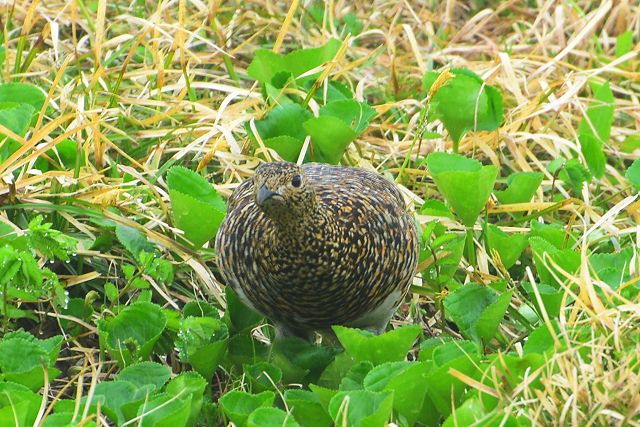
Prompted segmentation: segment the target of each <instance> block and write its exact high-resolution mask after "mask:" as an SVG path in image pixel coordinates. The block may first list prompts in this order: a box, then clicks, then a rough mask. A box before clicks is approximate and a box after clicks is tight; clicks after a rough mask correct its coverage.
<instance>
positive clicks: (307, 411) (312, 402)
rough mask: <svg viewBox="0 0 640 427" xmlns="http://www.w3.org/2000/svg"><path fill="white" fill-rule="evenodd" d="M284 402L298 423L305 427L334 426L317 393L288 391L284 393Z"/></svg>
mask: <svg viewBox="0 0 640 427" xmlns="http://www.w3.org/2000/svg"><path fill="white" fill-rule="evenodd" d="M284 400H285V401H286V402H287V406H288V407H289V408H290V409H291V412H292V413H293V416H294V418H295V419H296V421H298V422H299V423H301V424H302V425H304V426H305V427H330V426H332V425H333V421H332V420H331V417H330V416H329V414H328V413H327V411H326V410H325V409H324V408H323V406H322V404H321V403H320V398H319V397H318V395H316V394H315V393H312V392H310V391H307V390H296V389H287V390H285V392H284Z"/></svg>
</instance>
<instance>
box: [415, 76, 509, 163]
mask: <svg viewBox="0 0 640 427" xmlns="http://www.w3.org/2000/svg"><path fill="white" fill-rule="evenodd" d="M436 82H437V83H438V84H437V86H433V85H434V83H436ZM423 86H424V88H425V89H426V90H427V91H428V92H429V95H430V99H429V104H430V105H429V121H434V120H440V121H441V122H442V123H443V124H444V126H445V128H446V129H447V132H449V137H450V138H451V139H452V140H453V151H454V152H456V153H457V152H458V146H459V144H460V140H461V139H462V137H463V136H464V135H465V133H467V132H468V131H478V130H496V129H498V127H500V125H501V124H502V121H503V116H504V106H503V101H502V95H501V94H500V91H499V90H498V89H497V88H496V87H494V86H490V85H487V84H486V83H485V82H484V81H483V80H482V78H480V76H478V75H477V74H476V73H474V72H473V71H471V70H469V69H467V68H453V69H452V70H450V71H445V72H444V73H442V74H441V73H437V72H435V71H429V72H427V73H426V74H425V76H424V78H423Z"/></svg>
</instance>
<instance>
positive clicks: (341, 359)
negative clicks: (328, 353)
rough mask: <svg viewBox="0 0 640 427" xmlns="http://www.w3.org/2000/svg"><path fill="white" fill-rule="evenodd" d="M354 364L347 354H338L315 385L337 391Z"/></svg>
mask: <svg viewBox="0 0 640 427" xmlns="http://www.w3.org/2000/svg"><path fill="white" fill-rule="evenodd" d="M355 364H356V362H355V360H353V357H351V356H350V355H348V354H347V353H339V354H338V355H336V357H335V359H333V361H332V362H331V363H330V364H329V366H327V367H326V369H325V370H324V371H323V372H322V375H320V378H318V381H317V384H318V385H319V386H322V387H325V388H328V389H337V388H339V387H340V385H341V383H342V379H343V378H344V377H345V376H346V375H347V374H348V373H349V371H350V370H351V368H352V367H353V365H355Z"/></svg>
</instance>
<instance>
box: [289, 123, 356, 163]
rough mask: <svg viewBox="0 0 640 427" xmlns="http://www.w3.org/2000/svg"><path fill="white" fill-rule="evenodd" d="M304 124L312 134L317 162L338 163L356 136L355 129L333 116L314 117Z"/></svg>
mask: <svg viewBox="0 0 640 427" xmlns="http://www.w3.org/2000/svg"><path fill="white" fill-rule="evenodd" d="M302 126H303V127H304V129H305V130H306V131H307V133H308V134H309V135H311V144H312V147H313V156H315V161H317V162H324V163H330V164H334V165H335V164H338V163H339V162H340V159H341V158H342V155H343V154H344V152H345V151H346V149H347V147H348V146H349V144H351V142H352V141H353V140H354V139H355V138H356V133H355V132H354V131H353V129H351V128H350V127H349V126H348V125H347V124H345V123H344V122H343V121H342V120H340V119H338V118H335V117H331V116H320V117H314V118H312V119H309V120H307V121H306V122H304V123H303V124H302ZM313 156H312V159H313Z"/></svg>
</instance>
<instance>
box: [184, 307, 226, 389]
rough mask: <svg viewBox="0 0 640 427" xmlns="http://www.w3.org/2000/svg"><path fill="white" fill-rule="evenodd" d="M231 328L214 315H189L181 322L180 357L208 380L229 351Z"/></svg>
mask: <svg viewBox="0 0 640 427" xmlns="http://www.w3.org/2000/svg"><path fill="white" fill-rule="evenodd" d="M228 342H229V329H228V328H227V325H226V324H225V323H223V322H222V321H221V320H219V319H215V318H213V317H187V318H186V319H183V320H182V321H181V322H180V331H179V333H178V337H177V339H176V347H177V348H178V350H179V354H180V359H181V360H182V361H183V362H187V363H190V364H191V366H193V368H194V369H195V370H196V371H197V372H198V373H199V374H201V375H202V376H203V377H205V378H206V379H207V380H210V379H211V378H213V375H214V374H215V372H216V369H218V364H219V363H220V360H221V359H222V357H223V356H224V354H225V352H226V351H227V346H228Z"/></svg>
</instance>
